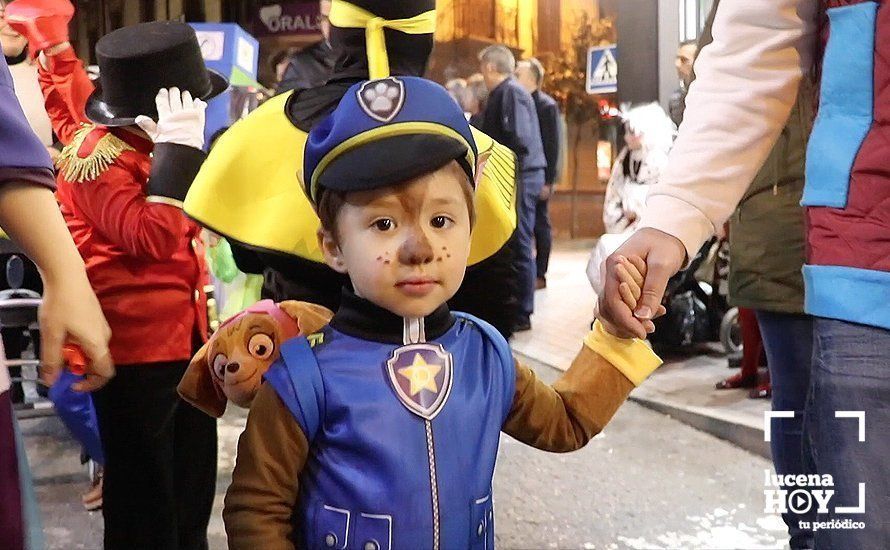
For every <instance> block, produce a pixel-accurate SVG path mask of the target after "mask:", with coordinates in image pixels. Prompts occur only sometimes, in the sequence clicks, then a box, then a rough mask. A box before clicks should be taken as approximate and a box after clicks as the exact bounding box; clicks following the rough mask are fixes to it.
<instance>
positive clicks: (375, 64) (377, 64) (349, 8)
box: [330, 0, 436, 80]
mask: <svg viewBox="0 0 890 550" xmlns="http://www.w3.org/2000/svg"><path fill="white" fill-rule="evenodd" d="M330 21H331V25H333V26H335V27H340V28H342V29H365V42H366V44H367V48H368V73H369V76H370V78H371V80H376V79H378V78H386V77H388V76H389V58H388V57H387V55H386V37H385V35H384V33H383V29H384V28H389V29H394V30H397V31H401V32H403V33H405V34H432V33H434V32H436V10H430V11H427V12H424V13H421V14H419V15H415V16H414V17H410V18H408V19H384V18H382V17H378V16H376V15H374V14H373V13H371V12H369V11H367V10H363V9H362V8H360V7H358V6H356V5H354V4H350V3H349V2H346V1H344V0H333V2H332V3H331V14H330Z"/></svg>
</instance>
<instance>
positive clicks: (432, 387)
mask: <svg viewBox="0 0 890 550" xmlns="http://www.w3.org/2000/svg"><path fill="white" fill-rule="evenodd" d="M453 370H454V366H453V361H452V357H451V354H450V353H448V352H447V351H445V348H444V347H442V344H435V343H433V344H431V343H427V342H422V343H417V344H406V345H404V346H402V347H399V348H396V349H395V350H393V352H392V357H390V358H389V360H387V362H386V375H387V377H388V378H389V381H390V383H391V384H392V389H393V391H394V392H395V394H396V397H398V399H399V401H401V402H402V404H403V405H405V407H407V408H408V410H410V411H411V412H413V413H414V414H416V415H418V416H420V417H421V418H424V419H426V420H432V419H433V418H435V417H436V415H437V414H439V411H440V410H442V407H443V406H444V405H445V401H447V400H448V395H449V394H450V393H451V385H452V379H453V376H452V372H453Z"/></svg>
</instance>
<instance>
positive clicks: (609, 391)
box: [503, 345, 635, 452]
mask: <svg viewBox="0 0 890 550" xmlns="http://www.w3.org/2000/svg"><path fill="white" fill-rule="evenodd" d="M634 387H635V386H634V384H633V382H631V381H630V380H629V379H628V378H627V377H626V376H625V375H624V374H622V372H621V371H619V370H618V369H617V368H616V367H615V366H613V365H612V363H610V362H609V361H607V360H606V359H604V358H603V357H602V356H601V355H599V354H597V353H596V352H594V351H593V350H591V349H590V348H589V347H588V346H587V345H584V346H582V347H581V351H580V352H579V353H578V355H577V356H576V357H575V360H574V361H573V362H572V366H571V368H570V369H569V370H568V371H567V372H566V373H565V374H564V375H563V376H562V378H560V379H559V380H557V381H556V383H554V384H553V386H552V387H551V386H548V385H547V384H545V383H544V382H542V381H540V380H538V378H537V377H536V376H535V374H534V372H532V370H531V369H530V368H528V367H526V366H525V365H522V364H521V363H519V362H518V361H517V362H516V394H515V396H514V398H513V407H512V408H511V409H510V413H509V415H508V416H507V421H506V422H505V423H504V428H503V431H504V432H505V433H507V434H508V435H511V436H513V437H514V438H516V439H518V440H519V441H522V442H523V443H525V444H527V445H531V446H532V447H537V448H538V449H543V450H545V451H553V452H567V451H574V450H576V449H580V448H581V447H583V446H584V445H585V444H587V442H588V441H589V440H590V439H591V438H592V437H593V436H595V435H596V434H598V433H599V432H600V431H602V429H603V428H604V427H605V425H606V424H607V423H608V422H609V420H611V419H612V416H613V415H614V414H615V411H617V410H618V407H620V406H621V404H622V403H624V400H625V399H627V396H628V395H629V394H630V392H631V390H632V389H633V388H634Z"/></svg>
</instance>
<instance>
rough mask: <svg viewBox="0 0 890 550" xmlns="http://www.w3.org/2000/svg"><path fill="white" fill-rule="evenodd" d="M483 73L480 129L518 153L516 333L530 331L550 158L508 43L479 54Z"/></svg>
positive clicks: (535, 112)
mask: <svg viewBox="0 0 890 550" xmlns="http://www.w3.org/2000/svg"><path fill="white" fill-rule="evenodd" d="M479 62H480V72H481V73H482V76H483V78H484V79H485V86H486V87H487V88H488V90H489V95H488V100H487V102H486V104H485V110H484V111H483V115H482V131H483V132H485V133H486V134H488V135H489V136H491V137H492V138H494V139H495V140H496V141H498V142H499V143H501V144H502V145H505V146H507V147H509V148H510V149H511V150H512V151H513V152H514V153H516V162H517V165H518V169H519V176H518V177H519V179H520V182H521V188H520V193H519V216H518V217H519V220H518V227H517V235H518V238H517V249H516V252H517V253H516V267H517V271H518V272H519V276H518V280H519V285H520V286H519V296H520V300H519V301H520V304H519V308H520V311H519V315H518V317H517V319H516V324H515V330H516V331H517V332H519V331H523V330H530V329H531V326H532V325H531V314H532V313H533V312H534V306H535V281H536V274H535V272H536V266H535V261H534V258H533V257H532V246H533V244H532V241H533V240H534V230H535V216H536V212H537V205H538V198H539V197H540V196H541V192H542V191H543V189H544V178H545V175H544V174H545V171H546V168H547V158H546V157H545V156H544V145H543V144H542V142H541V128H540V126H539V124H538V112H537V109H536V108H535V102H534V100H533V99H532V96H531V94H529V93H528V91H527V90H526V89H525V88H523V87H522V85H520V84H519V83H518V82H517V81H516V79H515V78H514V77H513V73H514V71H515V70H516V58H515V57H513V52H511V51H510V50H509V49H508V48H507V47H506V46H502V45H499V44H498V45H493V46H489V47H487V48H485V49H484V50H482V51H481V52H480V53H479Z"/></svg>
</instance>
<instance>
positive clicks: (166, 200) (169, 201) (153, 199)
mask: <svg viewBox="0 0 890 550" xmlns="http://www.w3.org/2000/svg"><path fill="white" fill-rule="evenodd" d="M145 202H154V203H158V204H168V205H170V206H175V207H176V208H179V209H180V210H182V201H180V200H176V199H171V198H170V197H162V196H160V195H149V196H148V197H146V199H145Z"/></svg>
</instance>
